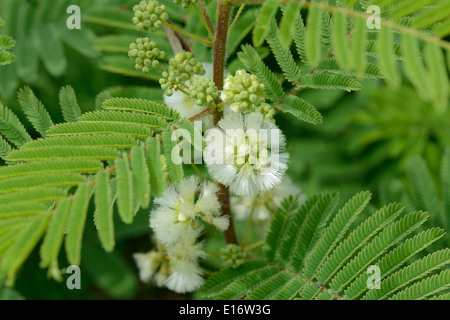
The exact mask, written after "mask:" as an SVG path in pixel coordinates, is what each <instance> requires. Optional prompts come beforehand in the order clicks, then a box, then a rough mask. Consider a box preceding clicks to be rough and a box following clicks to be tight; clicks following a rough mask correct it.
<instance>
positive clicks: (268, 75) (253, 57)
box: [238, 45, 283, 101]
mask: <svg viewBox="0 0 450 320" xmlns="http://www.w3.org/2000/svg"><path fill="white" fill-rule="evenodd" d="M241 49H242V52H239V53H238V57H239V59H240V60H241V61H242V63H243V64H244V65H245V67H246V68H247V69H248V70H249V71H250V72H251V73H253V74H255V75H256V76H257V77H258V79H259V80H260V81H261V83H263V84H264V92H265V93H266V95H267V97H268V98H269V99H270V100H272V101H277V100H278V99H280V98H281V97H282V96H283V88H282V87H281V84H280V83H279V82H278V79H277V78H276V76H275V75H274V74H273V73H272V71H270V69H269V68H268V67H267V66H266V65H265V64H264V63H263V62H262V60H261V58H260V57H259V56H258V54H257V52H256V50H255V49H254V48H253V47H251V46H249V45H243V46H242V47H241Z"/></svg>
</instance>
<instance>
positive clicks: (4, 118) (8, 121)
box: [0, 102, 31, 147]
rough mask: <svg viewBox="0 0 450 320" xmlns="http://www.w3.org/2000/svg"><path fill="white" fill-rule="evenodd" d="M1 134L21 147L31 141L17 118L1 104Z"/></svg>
mask: <svg viewBox="0 0 450 320" xmlns="http://www.w3.org/2000/svg"><path fill="white" fill-rule="evenodd" d="M0 133H1V134H2V135H3V136H4V137H5V138H6V139H7V140H9V141H11V142H12V143H14V144H15V145H16V146H18V147H20V146H21V145H23V144H24V143H26V142H28V141H31V137H30V135H29V134H28V132H27V131H26V130H25V128H24V126H23V125H22V123H21V122H20V120H19V119H18V118H17V116H16V115H15V114H14V113H13V112H12V111H11V110H9V109H8V108H7V107H5V106H4V105H3V104H2V103H1V102H0Z"/></svg>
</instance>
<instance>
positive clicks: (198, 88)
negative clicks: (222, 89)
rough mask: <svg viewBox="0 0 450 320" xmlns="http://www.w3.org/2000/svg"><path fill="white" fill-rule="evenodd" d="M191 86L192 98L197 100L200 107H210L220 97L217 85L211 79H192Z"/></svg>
mask: <svg viewBox="0 0 450 320" xmlns="http://www.w3.org/2000/svg"><path fill="white" fill-rule="evenodd" d="M190 84H191V85H190V86H189V93H190V97H191V98H192V99H196V103H197V105H199V106H205V107H209V106H210V105H211V104H212V102H213V101H214V100H216V99H217V98H218V97H219V95H218V94H217V87H216V85H215V84H214V82H213V81H212V80H211V79H209V78H205V77H203V78H201V77H192V78H191V81H190Z"/></svg>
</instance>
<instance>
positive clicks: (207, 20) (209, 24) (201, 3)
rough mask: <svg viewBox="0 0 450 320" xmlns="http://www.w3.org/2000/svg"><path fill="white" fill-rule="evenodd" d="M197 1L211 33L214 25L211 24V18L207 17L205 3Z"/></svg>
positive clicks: (201, 0)
mask: <svg viewBox="0 0 450 320" xmlns="http://www.w3.org/2000/svg"><path fill="white" fill-rule="evenodd" d="M197 3H198V5H199V7H200V10H201V11H202V13H203V17H205V20H206V24H207V25H208V28H209V29H210V30H211V31H212V33H214V32H216V31H215V30H214V26H213V24H212V22H211V18H210V17H209V14H208V10H206V7H205V4H204V3H203V0H198V1H197Z"/></svg>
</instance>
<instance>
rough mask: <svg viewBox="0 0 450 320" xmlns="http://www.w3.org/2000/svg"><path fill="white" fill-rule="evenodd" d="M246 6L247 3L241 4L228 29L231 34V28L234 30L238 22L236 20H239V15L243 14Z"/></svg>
mask: <svg viewBox="0 0 450 320" xmlns="http://www.w3.org/2000/svg"><path fill="white" fill-rule="evenodd" d="M244 7H245V3H243V4H241V6H240V7H239V10H238V12H237V13H236V15H235V16H234V19H233V22H232V23H231V26H230V29H229V30H228V34H230V32H231V30H233V27H234V25H235V24H236V21H237V20H238V18H239V16H240V15H241V13H242V10H244Z"/></svg>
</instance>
